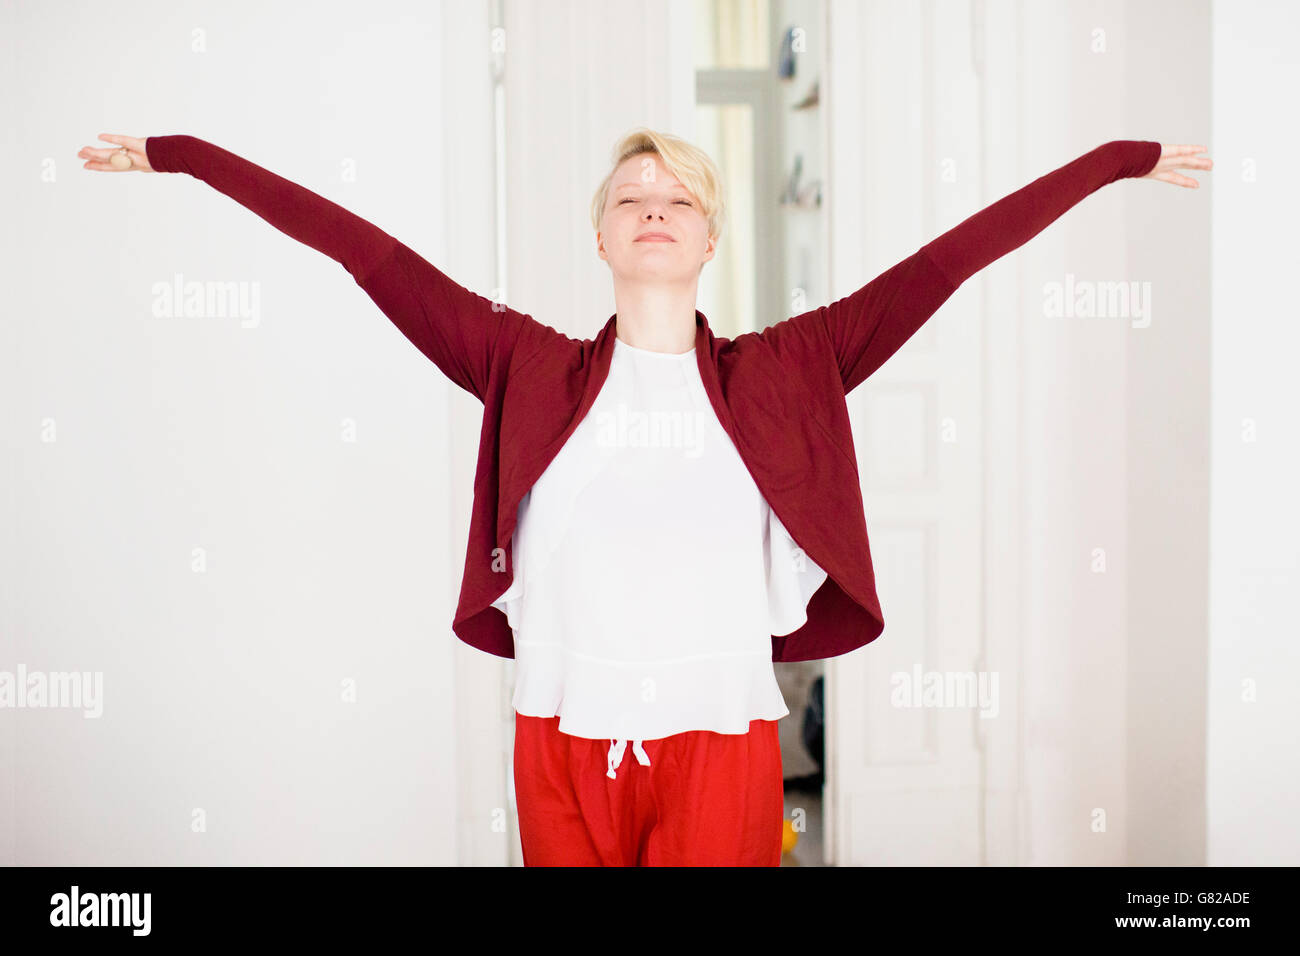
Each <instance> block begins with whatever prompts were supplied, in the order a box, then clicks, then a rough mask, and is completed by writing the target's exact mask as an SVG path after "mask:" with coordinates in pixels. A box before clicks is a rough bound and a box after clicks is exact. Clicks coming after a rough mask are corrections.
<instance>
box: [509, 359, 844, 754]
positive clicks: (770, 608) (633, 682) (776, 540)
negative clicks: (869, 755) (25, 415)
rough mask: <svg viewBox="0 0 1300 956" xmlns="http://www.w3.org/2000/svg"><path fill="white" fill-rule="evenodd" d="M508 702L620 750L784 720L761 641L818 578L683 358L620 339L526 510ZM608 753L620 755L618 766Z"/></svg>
mask: <svg viewBox="0 0 1300 956" xmlns="http://www.w3.org/2000/svg"><path fill="white" fill-rule="evenodd" d="M511 548H512V557H513V561H514V569H515V573H514V581H513V582H512V583H511V585H510V587H509V589H508V590H507V591H506V592H505V593H504V594H502V595H501V597H500V598H498V599H497V600H496V601H495V602H494V604H493V606H494V607H497V608H500V609H501V610H502V611H504V612H505V613H506V616H507V618H508V620H509V622H510V626H511V628H512V629H513V631H514V637H515V693H514V701H513V704H514V709H515V710H516V711H517V712H518V713H520V714H524V715H527V716H535V717H554V716H557V715H558V716H559V718H560V725H559V729H560V731H561V732H563V733H566V734H571V735H574V736H577V737H587V738H590V739H596V740H598V739H602V738H607V739H611V740H613V741H614V747H612V748H611V753H610V769H609V773H608V775H609V776H611V777H612V776H614V768H615V766H617V762H618V760H621V759H622V751H623V746H622V745H623V743H624V742H625V741H626V740H633V741H634V742H635V746H634V752H635V753H636V754H637V757H638V759H639V760H640V761H641V762H642V763H648V761H647V760H645V759H644V756H645V755H644V751H642V750H641V747H640V741H642V740H657V739H659V738H662V737H667V736H670V735H672V734H678V733H682V732H685V731H688V730H712V731H715V732H717V733H722V734H743V733H746V732H747V731H748V730H749V722H750V721H751V720H754V719H763V720H775V719H777V718H780V717H784V716H785V715H786V714H788V713H790V711H789V709H788V708H787V707H786V705H785V701H784V699H783V698H782V697H781V691H780V689H779V688H778V687H777V683H776V674H775V672H774V670H773V667H772V635H778V636H780V635H784V634H789V633H791V632H792V631H795V630H797V629H798V628H800V627H802V626H803V624H804V623H805V622H806V621H807V604H808V600H809V598H811V597H812V595H813V593H814V592H816V590H817V589H818V588H819V587H821V585H822V582H823V581H825V579H826V572H825V571H823V570H822V569H821V568H820V567H818V566H817V565H816V564H815V563H814V562H813V561H812V559H811V558H809V557H807V556H806V555H805V554H804V553H803V551H802V550H801V549H799V547H798V546H797V545H796V544H795V542H794V539H793V538H791V536H790V533H789V532H788V531H787V530H786V528H785V526H784V525H783V524H782V523H781V521H780V519H778V518H777V516H776V515H775V514H774V513H773V512H772V510H771V509H770V508H769V506H768V503H767V501H766V500H765V499H764V498H763V496H762V494H761V493H760V492H759V490H758V488H757V486H756V485H755V484H754V480H753V478H752V477H751V476H750V474H749V471H748V469H747V468H746V467H745V464H744V462H743V461H742V460H741V458H740V455H739V453H738V452H737V451H736V447H735V445H734V444H733V443H732V441H731V439H730V438H729V437H728V436H727V434H726V432H724V431H723V429H722V426H721V424H720V423H719V422H718V418H717V415H716V413H715V412H714V411H713V407H712V405H711V404H710V403H709V398H708V395H707V393H706V392H705V390H704V383H703V382H702V381H701V380H700V371H699V366H698V364H697V362H696V357H695V352H694V350H692V351H689V352H683V353H680V354H676V355H673V354H667V353H663V352H652V351H649V350H647V349H640V348H635V347H633V346H630V345H627V344H626V343H624V342H623V341H622V340H621V339H618V338H616V339H615V340H614V352H613V356H612V359H611V363H610V369H609V376H608V378H607V379H606V380H605V382H604V383H603V384H602V386H601V390H600V393H599V394H598V395H597V396H596V400H595V402H594V404H593V405H592V407H591V409H590V411H589V412H588V413H587V415H586V416H585V417H584V418H583V420H582V421H581V422H579V423H578V426H577V428H575V429H574V431H573V433H572V434H571V435H570V436H569V439H568V441H566V442H565V444H564V447H563V448H561V449H560V451H559V453H558V454H557V455H556V457H555V458H554V459H553V460H552V461H551V463H550V464H549V465H548V466H547V468H546V470H545V471H544V472H543V473H542V475H541V476H540V477H539V478H538V479H537V481H536V483H534V485H533V486H532V488H530V489H529V491H528V493H527V494H525V495H524V497H523V498H522V499H521V501H520V503H519V514H518V523H517V525H516V528H515V535H514V540H513V542H512V544H511ZM616 755H617V758H618V760H616V759H615V756H616Z"/></svg>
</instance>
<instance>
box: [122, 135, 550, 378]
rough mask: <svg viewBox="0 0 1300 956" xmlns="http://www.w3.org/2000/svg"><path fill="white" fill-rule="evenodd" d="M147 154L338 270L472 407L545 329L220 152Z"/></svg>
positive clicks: (324, 203)
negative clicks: (524, 339)
mask: <svg viewBox="0 0 1300 956" xmlns="http://www.w3.org/2000/svg"><path fill="white" fill-rule="evenodd" d="M145 153H146V155H147V156H148V159H149V165H150V166H151V167H153V169H155V170H156V171H158V172H168V173H172V172H181V173H188V174H189V175H191V176H193V177H194V178H196V179H200V180H202V181H203V182H205V183H207V184H208V185H209V186H212V187H213V188H214V189H216V190H218V191H219V192H222V193H225V194H226V195H227V196H229V197H230V198H231V199H233V200H235V201H236V202H238V203H240V204H241V205H243V206H245V207H247V208H248V209H250V210H252V211H253V212H255V213H256V214H257V215H259V216H260V217H262V218H263V219H264V220H266V221H267V222H269V223H270V224H271V225H272V226H274V227H275V228H276V229H278V230H280V231H281V232H283V233H285V234H286V235H288V236H290V237H292V238H293V239H296V240H298V241H299V242H301V243H304V244H306V245H308V246H310V247H311V248H313V249H315V250H316V251H317V252H321V253H324V254H325V255H327V256H329V257H330V258H331V259H333V260H334V261H335V262H337V263H339V264H340V265H341V266H343V268H344V269H345V270H347V272H348V273H350V274H351V276H352V278H353V279H354V280H355V281H356V283H357V285H359V286H360V287H361V288H362V289H363V290H365V292H366V294H367V295H369V296H370V298H371V299H372V300H373V301H374V302H375V304H376V305H377V306H379V308H380V310H381V311H382V312H383V313H384V314H385V315H386V316H387V317H388V318H389V319H390V320H391V321H392V322H393V324H394V325H396V326H397V328H398V329H399V330H400V331H401V332H402V334H403V335H405V336H406V338H407V339H408V340H410V342H411V343H412V344H413V345H415V347H416V348H418V349H419V350H420V351H421V352H423V353H424V355H425V356H427V357H428V358H429V359H430V360H431V361H432V362H433V363H434V364H435V365H436V366H438V368H439V369H440V370H441V371H442V373H443V374H444V375H446V376H447V377H448V378H449V379H451V381H453V382H455V383H456V384H457V385H459V386H460V387H461V388H463V389H465V390H466V391H467V392H469V393H470V394H472V395H474V396H475V397H476V398H478V399H479V401H484V400H485V399H484V396H485V395H486V394H487V390H488V382H489V380H490V379H491V377H492V374H493V372H494V370H497V369H505V368H507V367H508V366H509V364H510V360H511V353H512V352H513V350H514V347H515V345H516V343H517V342H518V341H519V339H520V337H521V333H523V332H524V331H525V330H526V331H527V332H528V337H529V339H530V340H531V339H536V338H538V336H537V334H536V333H537V332H538V331H540V330H542V329H545V328H546V327H545V326H542V324H541V323H539V322H537V321H535V320H534V319H532V318H531V317H530V316H527V315H523V314H521V313H519V312H516V311H514V310H513V309H509V308H507V307H505V306H503V305H501V304H499V303H494V302H493V301H492V300H490V299H487V298H485V297H484V296H481V295H478V294H477V293H474V292H471V291H470V290H469V289H466V288H464V287H463V286H461V285H459V284H458V283H456V282H454V281H453V280H452V279H450V278H449V277H448V276H446V275H445V274H444V273H442V272H441V271H440V270H438V269H437V268H436V267H434V266H433V265H432V264H430V263H429V262H427V261H426V260H425V259H423V258H421V257H420V256H419V255H417V254H416V253H415V252H413V251H412V250H411V249H409V248H408V247H407V246H405V245H403V244H402V243H401V242H399V241H397V240H396V239H394V238H393V237H392V236H390V235H388V233H386V232H384V231H383V230H381V229H379V228H378V227H377V226H374V225H372V224H371V223H369V222H367V221H366V220H365V219H362V218H361V217H360V216H357V215H355V214H353V213H351V212H348V211H347V210H346V209H344V208H343V207H342V206H339V205H337V204H335V203H333V202H330V201H329V200H328V199H325V198H324V197H322V196H319V195H317V194H316V193H314V192H312V191H311V190H309V189H305V188H303V187H302V186H299V185H297V184H296V183H293V182H291V181H289V180H288V179H285V178H283V177H281V176H277V175H276V174H275V173H272V172H270V171H268V170H266V169H263V168H262V167H261V166H257V165H255V164H253V163H251V162H249V161H248V160H246V159H243V158H242V157H240V156H237V155H235V154H234V153H231V152H229V151H227V150H225V149H222V148H221V147H219V146H216V145H213V144H212V143H209V142H205V141H204V140H201V139H198V138H197V137H194V136H185V135H177V136H150V137H148V138H147V139H146V140H145ZM533 326H536V327H537V328H536V329H534V328H532V327H533ZM526 327H527V328H526Z"/></svg>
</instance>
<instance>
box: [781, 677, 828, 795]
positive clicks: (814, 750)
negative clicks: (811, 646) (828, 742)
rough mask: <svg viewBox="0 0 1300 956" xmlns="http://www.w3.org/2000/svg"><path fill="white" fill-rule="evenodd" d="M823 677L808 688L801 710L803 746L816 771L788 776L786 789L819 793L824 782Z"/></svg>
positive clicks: (824, 725) (824, 723)
mask: <svg viewBox="0 0 1300 956" xmlns="http://www.w3.org/2000/svg"><path fill="white" fill-rule="evenodd" d="M825 683H826V682H825V677H824V676H823V677H818V678H817V679H816V680H814V681H813V682H812V685H811V686H810V687H809V688H808V706H807V707H806V708H804V712H803V728H802V730H801V733H802V736H803V746H804V749H805V750H806V751H808V756H810V757H812V759H813V762H814V763H816V764H817V772H816V773H810V774H807V775H806V776H803V777H790V778H788V779H787V780H786V781H785V789H786V790H799V791H803V792H806V793H820V792H821V789H822V787H823V785H824V784H825V782H826V752H825V744H824V741H825V737H826V734H825V728H826V717H825V707H824V705H823V698H822V689H823V688H824V687H825Z"/></svg>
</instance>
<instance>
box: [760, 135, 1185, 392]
mask: <svg viewBox="0 0 1300 956" xmlns="http://www.w3.org/2000/svg"><path fill="white" fill-rule="evenodd" d="M1160 153H1161V145H1160V144H1159V143H1157V142H1151V141H1147V140H1112V141H1111V142H1108V143H1103V144H1102V145H1101V146H1098V147H1097V148H1096V149H1093V150H1091V151H1090V152H1087V153H1084V154H1083V155H1082V156H1080V157H1078V158H1077V159H1075V160H1072V161H1071V162H1069V163H1066V164H1065V165H1064V166H1062V167H1060V168H1059V169H1055V170H1053V171H1052V172H1050V173H1047V174H1046V175H1044V176H1040V177H1039V178H1038V179H1035V180H1034V181H1033V182H1031V183H1030V184H1029V185H1027V186H1024V187H1022V188H1020V189H1018V190H1016V191H1015V192H1013V193H1010V194H1009V195H1007V196H1004V197H1003V198H1002V199H999V200H998V201H997V202H995V203H993V204H992V205H990V206H987V207H985V208H984V209H982V210H980V211H979V212H977V213H975V214H974V215H972V216H970V217H969V218H967V219H965V220H964V221H962V222H961V223H959V224H958V225H956V226H954V227H953V228H952V229H949V230H948V231H947V232H945V233H944V234H943V235H941V236H939V237H938V238H937V239H934V240H932V241H931V242H929V243H927V244H926V245H924V246H922V247H921V248H920V249H918V250H917V251H916V252H915V253H913V254H912V255H910V256H908V257H907V258H906V259H904V260H902V261H901V262H899V263H897V264H896V265H894V266H892V267H891V268H889V269H887V270H885V271H884V272H882V273H881V274H880V275H878V276H876V278H874V279H872V280H871V281H870V282H868V283H867V284H866V285H865V286H863V287H862V288H860V289H858V290H857V291H856V292H852V293H850V294H849V295H847V296H845V297H844V298H842V299H839V300H837V301H835V302H833V303H831V304H830V305H828V306H823V307H821V308H819V309H816V310H813V311H812V312H809V313H805V314H804V315H803V316H798V317H796V318H797V319H799V320H800V321H808V320H810V319H812V318H813V317H815V320H816V321H819V322H820V324H821V325H822V327H823V328H822V329H821V330H819V331H818V334H819V335H821V334H824V335H825V336H827V337H828V338H829V340H830V343H831V347H832V349H833V351H834V354H835V358H836V361H837V363H838V365H839V371H840V379H841V381H842V382H843V385H844V392H845V394H847V393H848V392H850V391H851V390H853V389H854V388H856V387H857V386H858V385H860V384H861V383H862V382H863V381H864V380H865V379H866V378H867V377H868V376H869V375H871V374H872V373H873V372H875V371H876V369H878V368H880V366H881V365H883V364H884V362H885V360H886V359H888V358H889V357H890V356H891V355H893V354H894V353H895V352H896V351H898V349H899V348H901V347H902V345H903V344H904V343H905V342H906V341H907V340H908V339H909V338H911V337H912V335H913V334H914V333H915V332H916V331H917V329H919V328H920V327H921V326H922V325H923V324H924V323H925V321H926V319H928V318H929V317H930V316H932V315H933V314H934V313H935V312H936V311H937V310H938V309H939V306H941V305H943V303H944V302H946V301H947V299H948V297H949V296H951V295H952V294H953V293H954V292H955V291H956V290H957V288H958V287H959V286H960V285H961V284H962V283H963V282H965V281H966V280H967V279H969V278H970V277H971V276H973V275H974V274H975V273H976V272H978V271H979V270H981V269H983V268H984V267H985V266H987V265H989V264H990V263H992V262H994V261H996V260H997V259H1000V258H1001V257H1002V256H1004V255H1006V254H1007V253H1008V252H1011V251H1012V250H1014V249H1017V248H1019V247H1020V246H1022V245H1024V244H1025V243H1026V242H1028V241H1029V240H1030V239H1032V238H1033V237H1034V236H1036V235H1038V233H1040V232H1042V231H1043V230H1044V229H1046V228H1047V227H1048V226H1049V225H1051V223H1053V222H1054V221H1056V220H1057V219H1058V218H1060V217H1061V215H1063V214H1064V213H1065V212H1066V211H1067V210H1068V209H1070V207H1072V206H1074V205H1075V204H1077V203H1078V202H1080V201H1081V200H1083V199H1084V198H1085V197H1087V196H1088V195H1090V194H1091V193H1093V192H1095V191H1097V190H1098V189H1100V188H1101V187H1102V186H1104V185H1106V184H1108V183H1112V182H1114V181H1115V180H1117V179H1123V178H1126V177H1141V176H1145V175H1146V174H1147V173H1149V172H1150V171H1151V170H1152V169H1153V168H1154V167H1155V165H1156V163H1157V161H1158V160H1159V159H1160ZM782 324H784V323H777V325H775V326H772V327H771V328H772V329H777V328H778V327H779V326H780V325H782Z"/></svg>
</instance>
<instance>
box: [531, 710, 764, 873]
mask: <svg viewBox="0 0 1300 956" xmlns="http://www.w3.org/2000/svg"><path fill="white" fill-rule="evenodd" d="M559 727H560V718H559V717H527V716H525V715H523V714H519V713H516V714H515V755H514V765H515V766H514V771H515V799H516V803H517V804H518V807H519V836H520V841H521V843H522V844H523V851H524V866H779V865H780V863H781V835H782V829H783V828H782V822H783V821H784V819H785V802H784V783H783V779H782V774H781V742H780V739H779V738H778V736H777V726H776V721H775V720H754V721H751V722H750V724H749V732H748V733H745V734H718V733H714V732H713V731H708V730H692V731H688V732H686V733H682V734H674V735H673V736H671V737H663V738H661V739H659V740H646V741H644V742H643V743H642V745H641V747H639V748H634V746H633V742H632V741H621V742H620V741H612V740H590V739H588V738H585V737H573V736H570V735H569V734H563V733H560V729H559ZM620 744H621V746H620ZM611 745H614V746H612V747H611ZM635 750H640V751H641V753H635ZM642 755H644V756H645V757H646V758H648V760H649V765H648V766H646V765H643V761H642V760H641V757H642ZM611 765H613V766H614V768H615V773H616V775H615V777H614V778H613V779H610V777H609V775H608V774H609V772H610V769H611Z"/></svg>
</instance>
